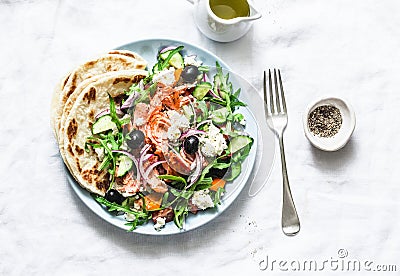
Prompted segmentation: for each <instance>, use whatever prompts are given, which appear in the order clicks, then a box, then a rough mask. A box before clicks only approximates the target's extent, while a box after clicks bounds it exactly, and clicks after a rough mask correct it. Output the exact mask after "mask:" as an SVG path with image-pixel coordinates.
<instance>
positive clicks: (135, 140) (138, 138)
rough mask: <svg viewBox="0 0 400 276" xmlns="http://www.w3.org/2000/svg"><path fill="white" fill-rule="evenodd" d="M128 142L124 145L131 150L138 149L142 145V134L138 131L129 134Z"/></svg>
mask: <svg viewBox="0 0 400 276" xmlns="http://www.w3.org/2000/svg"><path fill="white" fill-rule="evenodd" d="M129 137H130V138H131V139H130V140H127V141H126V143H127V144H128V146H129V147H130V148H131V149H138V148H140V147H142V146H143V144H144V133H143V132H142V131H140V130H138V129H136V130H134V131H132V132H131V133H129Z"/></svg>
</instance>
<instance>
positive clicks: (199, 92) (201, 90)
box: [193, 82, 212, 100]
mask: <svg viewBox="0 0 400 276" xmlns="http://www.w3.org/2000/svg"><path fill="white" fill-rule="evenodd" d="M211 88H212V85H211V83H209V82H200V83H199V84H197V86H196V88H195V89H194V91H193V96H194V97H195V98H196V99H198V100H201V99H203V98H204V96H205V95H207V93H208V91H210V89H211Z"/></svg>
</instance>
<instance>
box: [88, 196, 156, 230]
mask: <svg viewBox="0 0 400 276" xmlns="http://www.w3.org/2000/svg"><path fill="white" fill-rule="evenodd" d="M92 196H93V197H94V199H95V200H96V201H97V202H98V203H100V204H102V205H104V206H106V207H108V211H109V212H113V211H118V212H124V213H128V214H132V215H134V216H135V220H134V221H132V222H128V223H126V224H125V225H129V226H131V228H130V229H129V230H128V231H133V230H135V229H136V226H137V225H142V224H144V223H145V222H147V221H148V220H149V219H150V218H151V214H150V213H148V212H146V211H145V209H142V210H141V211H135V210H132V209H131V208H129V206H122V205H119V204H117V203H115V202H110V201H108V200H107V199H105V198H104V197H102V196H99V195H92Z"/></svg>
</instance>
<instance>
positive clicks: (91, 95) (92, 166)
mask: <svg viewBox="0 0 400 276" xmlns="http://www.w3.org/2000/svg"><path fill="white" fill-rule="evenodd" d="M146 76H147V71H144V70H129V71H119V72H116V73H115V74H112V75H108V76H106V77H104V78H100V79H98V80H97V81H95V82H92V83H90V84H88V85H87V86H86V87H85V88H84V89H83V90H82V91H81V92H80V94H79V96H78V97H77V98H76V100H75V103H74V104H73V106H72V108H71V110H70V114H69V116H68V117H67V118H66V120H65V125H64V128H63V131H62V132H61V133H60V135H62V136H64V137H63V141H64V144H63V147H62V150H63V151H64V152H63V153H64V158H65V161H66V163H67V166H68V167H69V169H70V172H71V173H72V174H73V176H74V177H75V179H76V180H77V182H78V183H79V184H80V185H81V186H82V187H84V188H85V189H87V190H88V191H90V192H92V193H96V194H99V195H102V196H104V195H105V192H106V191H107V189H108V187H109V175H108V172H107V171H106V170H102V171H100V170H99V168H100V164H101V162H100V160H99V159H98V156H97V154H96V153H95V152H94V151H93V150H90V151H89V152H86V151H85V143H86V139H87V137H89V136H90V135H92V132H91V131H92V125H93V123H94V122H95V121H96V119H95V116H96V115H97V114H98V113H99V112H101V111H103V110H105V109H107V108H109V104H110V103H109V99H108V95H111V97H113V98H114V97H117V96H119V95H122V94H124V93H125V91H127V90H129V88H130V87H131V86H132V84H134V83H138V82H139V81H140V80H141V79H143V78H144V77H146Z"/></svg>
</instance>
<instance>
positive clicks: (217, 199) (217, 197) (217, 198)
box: [213, 187, 225, 207]
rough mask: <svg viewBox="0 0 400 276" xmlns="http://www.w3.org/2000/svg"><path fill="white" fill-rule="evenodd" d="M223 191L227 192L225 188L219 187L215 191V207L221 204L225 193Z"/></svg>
mask: <svg viewBox="0 0 400 276" xmlns="http://www.w3.org/2000/svg"><path fill="white" fill-rule="evenodd" d="M223 193H225V189H224V188H221V187H219V188H218V190H217V191H216V192H215V194H214V200H213V202H214V207H216V206H217V205H219V204H221V197H222V195H223Z"/></svg>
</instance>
